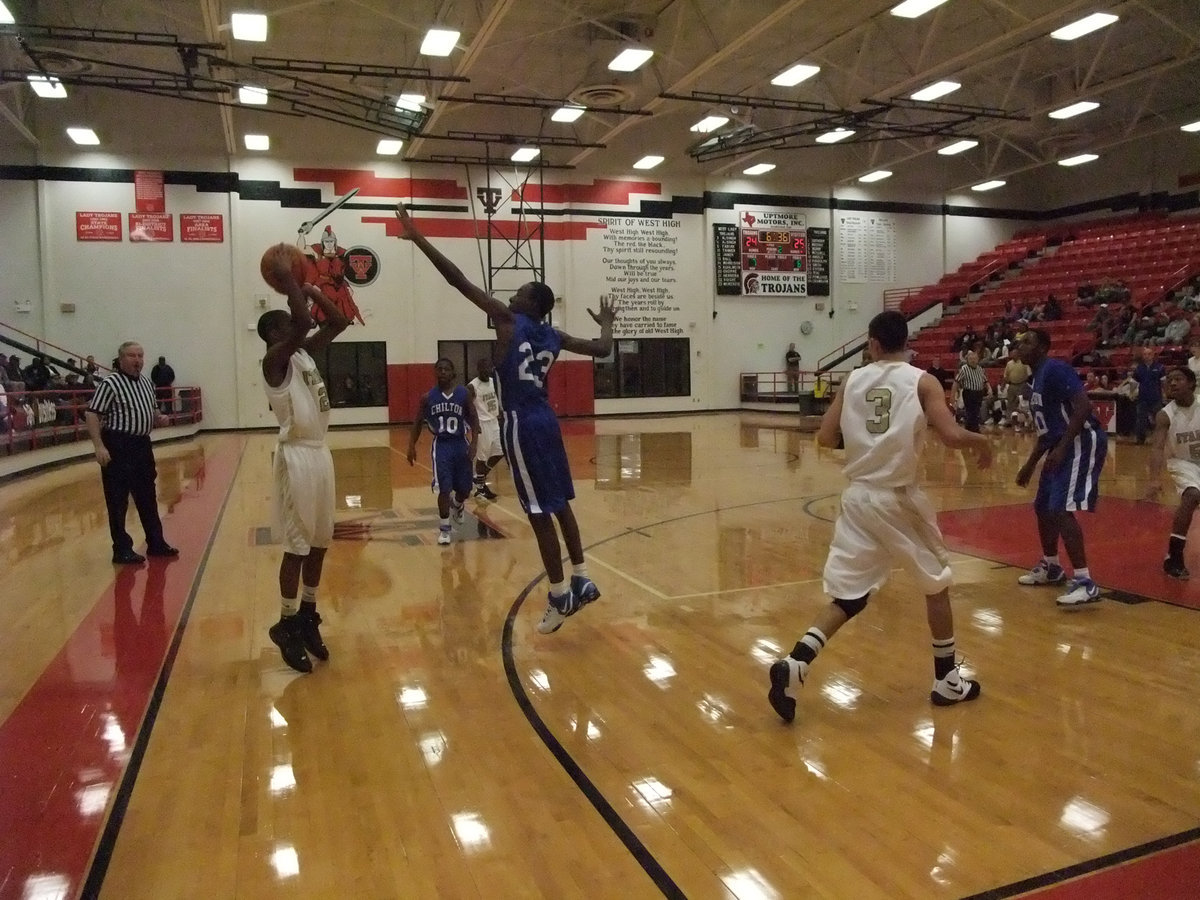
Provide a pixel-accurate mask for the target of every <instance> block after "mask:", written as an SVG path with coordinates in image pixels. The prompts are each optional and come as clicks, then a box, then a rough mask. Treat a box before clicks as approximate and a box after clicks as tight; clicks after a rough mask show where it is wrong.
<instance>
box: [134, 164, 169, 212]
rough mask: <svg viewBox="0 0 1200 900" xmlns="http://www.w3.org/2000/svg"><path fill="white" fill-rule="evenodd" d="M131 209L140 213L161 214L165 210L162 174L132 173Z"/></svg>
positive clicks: (146, 171)
mask: <svg viewBox="0 0 1200 900" xmlns="http://www.w3.org/2000/svg"><path fill="white" fill-rule="evenodd" d="M133 208H134V209H136V210H137V211H138V212H140V213H161V212H166V210H167V198H166V193H165V192H164V191H163V173H162V172H153V171H149V170H145V169H138V170H136V171H134V173H133Z"/></svg>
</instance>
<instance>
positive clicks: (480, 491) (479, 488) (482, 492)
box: [475, 481, 500, 500]
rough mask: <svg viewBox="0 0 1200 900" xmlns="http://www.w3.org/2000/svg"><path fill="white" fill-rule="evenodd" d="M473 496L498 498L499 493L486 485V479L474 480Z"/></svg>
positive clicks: (483, 498) (485, 498) (488, 498)
mask: <svg viewBox="0 0 1200 900" xmlns="http://www.w3.org/2000/svg"><path fill="white" fill-rule="evenodd" d="M475 496H476V497H478V498H479V499H480V500H499V499H500V497H499V495H498V494H497V493H496V492H495V491H493V490H492V489H491V488H490V487H488V486H487V482H486V481H477V482H475Z"/></svg>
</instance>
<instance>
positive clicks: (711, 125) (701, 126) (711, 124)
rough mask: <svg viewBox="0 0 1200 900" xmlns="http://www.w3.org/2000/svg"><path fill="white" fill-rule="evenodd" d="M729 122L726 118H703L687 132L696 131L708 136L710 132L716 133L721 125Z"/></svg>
mask: <svg viewBox="0 0 1200 900" xmlns="http://www.w3.org/2000/svg"><path fill="white" fill-rule="evenodd" d="M728 121H729V118H728V116H705V117H704V118H703V119H701V120H700V121H699V122H697V123H696V124H695V125H693V126H692V127H691V128H689V129H688V131H698V132H700V133H701V134H708V133H709V132H710V131H716V130H717V129H718V128H720V127H721V126H722V125H724V124H726V123H727V122H728Z"/></svg>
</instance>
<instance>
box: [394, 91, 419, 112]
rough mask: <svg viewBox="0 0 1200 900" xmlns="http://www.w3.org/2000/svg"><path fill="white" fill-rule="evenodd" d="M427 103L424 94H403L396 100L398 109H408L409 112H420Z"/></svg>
mask: <svg viewBox="0 0 1200 900" xmlns="http://www.w3.org/2000/svg"><path fill="white" fill-rule="evenodd" d="M424 102H425V95H424V94H401V95H400V96H399V97H397V98H396V109H407V110H408V111H409V112H420V111H421V109H422V107H421V104H422V103H424Z"/></svg>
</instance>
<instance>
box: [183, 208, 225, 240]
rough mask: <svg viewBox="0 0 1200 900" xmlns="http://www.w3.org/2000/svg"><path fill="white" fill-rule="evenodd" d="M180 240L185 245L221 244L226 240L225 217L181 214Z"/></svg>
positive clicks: (209, 214)
mask: <svg viewBox="0 0 1200 900" xmlns="http://www.w3.org/2000/svg"><path fill="white" fill-rule="evenodd" d="M179 240H181V241H182V242H183V243H185V244H192V243H197V244H220V243H222V242H223V241H224V240H225V217H224V216H223V215H221V214H220V213H180V214H179Z"/></svg>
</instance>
